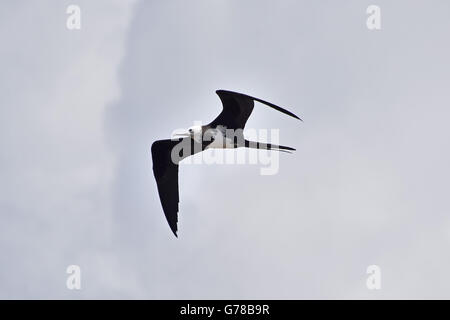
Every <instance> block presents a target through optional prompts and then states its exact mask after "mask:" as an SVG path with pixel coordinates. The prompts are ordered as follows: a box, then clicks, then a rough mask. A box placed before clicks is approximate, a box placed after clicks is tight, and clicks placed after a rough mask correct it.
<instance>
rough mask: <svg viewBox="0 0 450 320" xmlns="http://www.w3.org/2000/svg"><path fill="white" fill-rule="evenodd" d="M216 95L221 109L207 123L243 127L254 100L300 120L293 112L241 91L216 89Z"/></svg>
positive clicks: (232, 127)
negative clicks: (220, 103) (215, 116)
mask: <svg viewBox="0 0 450 320" xmlns="http://www.w3.org/2000/svg"><path fill="white" fill-rule="evenodd" d="M216 93H217V95H218V96H219V98H220V100H221V101H222V105H223V110H222V112H221V113H220V114H219V115H218V116H217V118H216V119H214V120H213V121H212V122H211V123H210V124H209V125H210V126H213V127H215V126H217V125H223V126H226V127H227V128H229V129H235V130H236V129H244V127H245V124H246V122H247V120H248V118H249V117H250V114H251V113H252V111H253V106H254V101H258V102H261V103H263V104H265V105H267V106H269V107H271V108H273V109H275V110H278V111H280V112H282V113H284V114H287V115H289V116H291V117H294V118H296V119H299V120H301V119H300V118H299V117H297V116H296V115H295V114H293V113H292V112H290V111H287V110H286V109H283V108H281V107H279V106H276V105H274V104H272V103H270V102H267V101H264V100H261V99H258V98H255V97H251V96H248V95H246V94H243V93H238V92H233V91H227V90H217V91H216Z"/></svg>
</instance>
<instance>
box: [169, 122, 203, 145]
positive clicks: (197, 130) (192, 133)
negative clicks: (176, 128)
mask: <svg viewBox="0 0 450 320" xmlns="http://www.w3.org/2000/svg"><path fill="white" fill-rule="evenodd" d="M175 136H179V137H186V138H191V139H193V140H195V141H197V142H201V140H202V127H201V126H192V127H189V128H188V129H187V131H186V132H184V133H176V134H175Z"/></svg>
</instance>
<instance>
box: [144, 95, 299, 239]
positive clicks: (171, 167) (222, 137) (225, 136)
mask: <svg viewBox="0 0 450 320" xmlns="http://www.w3.org/2000/svg"><path fill="white" fill-rule="evenodd" d="M216 93H217V94H218V96H219V98H220V100H221V101H222V105H223V109H222V112H221V113H220V114H219V115H218V116H217V118H216V119H214V120H213V121H212V122H211V123H209V124H207V125H204V126H193V127H190V128H189V129H188V130H187V132H186V133H182V134H176V136H179V137H178V138H175V139H165V140H157V141H155V142H153V144H152V148H151V150H152V160H153V174H154V175H155V179H156V184H157V187H158V193H159V198H160V200H161V205H162V208H163V211H164V214H165V216H166V219H167V222H168V223H169V226H170V229H171V230H172V232H173V233H174V235H175V236H176V237H177V231H178V229H177V222H178V203H179V193H178V164H179V162H180V161H181V160H183V159H185V158H187V157H189V156H192V155H194V154H196V153H198V152H202V151H204V150H206V149H210V148H239V147H245V148H255V149H265V150H276V151H283V152H291V151H295V149H294V148H290V147H286V146H280V145H274V144H270V143H261V142H255V141H248V140H246V139H245V138H244V135H243V129H244V127H245V124H246V122H247V120H248V118H249V117H250V114H251V113H252V111H253V107H254V102H255V101H257V102H260V103H263V104H265V105H267V106H269V107H272V108H273V109H275V110H278V111H280V112H282V113H284V114H287V115H289V116H291V117H294V118H296V119H298V120H301V121H302V119H300V118H299V117H297V116H296V115H295V114H293V113H292V112H290V111H287V110H285V109H283V108H280V107H278V106H276V105H274V104H272V103H270V102H267V101H264V100H261V99H258V98H255V97H251V96H248V95H246V94H242V93H238V92H233V91H226V90H217V91H216Z"/></svg>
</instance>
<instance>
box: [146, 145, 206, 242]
mask: <svg viewBox="0 0 450 320" xmlns="http://www.w3.org/2000/svg"><path fill="white" fill-rule="evenodd" d="M175 147H176V148H177V149H176V150H174V148H175ZM172 150H174V152H172ZM177 151H178V152H177ZM200 151H202V147H201V145H199V144H197V143H195V142H194V140H192V139H190V138H184V139H177V140H170V139H166V140H157V141H155V142H153V144H152V160H153V174H154V175H155V179H156V184H157V187H158V193H159V199H160V200H161V205H162V207H163V211H164V214H165V216H166V219H167V222H168V223H169V226H170V229H171V230H172V232H173V233H174V234H175V236H177V222H178V202H179V195H178V163H179V162H180V161H181V160H183V159H184V158H186V157H189V156H191V155H193V154H194V153H197V152H200Z"/></svg>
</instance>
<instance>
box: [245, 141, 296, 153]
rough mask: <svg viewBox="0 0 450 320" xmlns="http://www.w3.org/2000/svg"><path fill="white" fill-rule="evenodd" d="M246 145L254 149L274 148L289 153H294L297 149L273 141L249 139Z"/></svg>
mask: <svg viewBox="0 0 450 320" xmlns="http://www.w3.org/2000/svg"><path fill="white" fill-rule="evenodd" d="M245 147H246V148H253V149H263V150H274V151H281V152H287V153H292V151H295V149H294V148H291V147H286V146H280V145H277V144H272V143H263V142H256V141H248V140H245Z"/></svg>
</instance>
